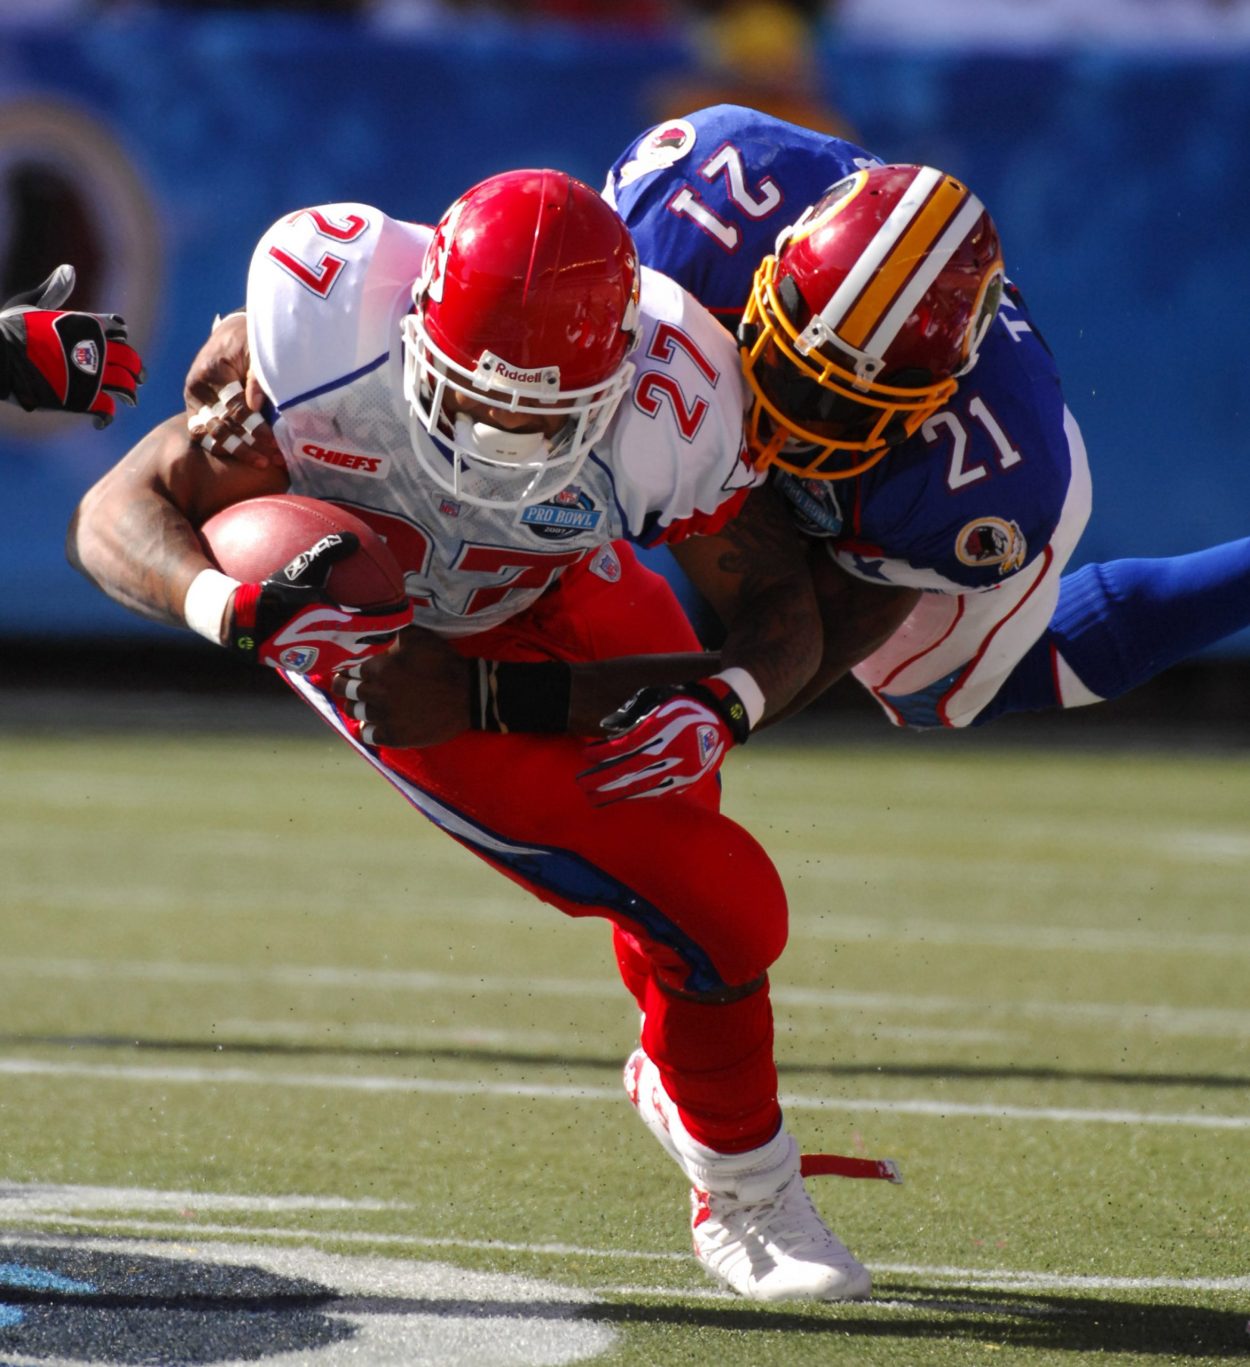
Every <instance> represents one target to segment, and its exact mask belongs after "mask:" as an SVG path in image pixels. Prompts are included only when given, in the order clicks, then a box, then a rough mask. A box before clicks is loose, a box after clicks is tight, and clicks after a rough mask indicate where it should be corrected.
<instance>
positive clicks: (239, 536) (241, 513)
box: [200, 494, 404, 608]
mask: <svg viewBox="0 0 1250 1367" xmlns="http://www.w3.org/2000/svg"><path fill="white" fill-rule="evenodd" d="M332 532H354V533H355V535H356V536H357V538H358V539H359V541H360V545H359V548H358V549H357V550H355V551H353V552H352V554H351V555H349V556H347V557H345V558H344V559H342V560H340V561H338V562H337V564H335V565H334V566H332V568H331V570H330V577H329V579H328V581H327V583H326V595H327V596H328V597H329V598H332V599H333V600H334V601H335V602H336V603H342V604H343V606H344V607H351V608H378V607H384V606H386V605H388V604H392V603H398V602H401V601H402V600H403V598H404V575H403V571H402V570H401V569H400V568H399V562H398V561H397V560H396V559H395V557H394V556H393V555H392V554H391V552H390V550H389V549H388V548H387V545H386V542H385V541H384V540H383V539H382V538H381V537H380V536H379V535H378V534H377V532H375V531H374V530H373V528H372V527H370V526H369V525H368V523H366V522H364V521H363V520H362V519H361V518H359V517H357V516H356V515H355V514H354V513H349V512H348V511H347V509H346V508H341V507H339V505H338V504H337V503H329V502H326V501H325V500H323V499H319V498H305V497H304V496H303V495H302V494H263V495H262V496H261V497H260V498H249V499H245V500H244V501H243V502H242V503H234V504H231V506H230V507H229V508H223V509H222V510H221V512H219V513H215V514H214V515H213V516H212V517H210V518H209V519H208V521H207V522H205V523H204V525H203V526H202V527H201V528H200V540H201V541H202V542H203V544H204V549H205V551H206V552H207V554H208V556H209V558H210V559H211V560H212V561H213V563H214V564H215V565H216V566H217V567H218V569H220V570H222V571H223V572H224V573H226V574H228V575H231V576H232V577H233V578H235V579H240V580H242V581H243V582H244V583H254V582H256V581H258V580H262V579H267V578H269V576H270V575H272V574H274V573H276V572H277V571H278V570H280V569H282V568H283V567H284V566H286V565H288V564H290V562H291V561H292V560H294V559H295V557H296V556H297V555H300V554H302V553H303V552H304V551H308V550H311V549H312V548H313V547H314V546H315V545H316V544H317V542H319V541H320V540H321V538H322V537H324V536H328V535H330V534H331V533H332Z"/></svg>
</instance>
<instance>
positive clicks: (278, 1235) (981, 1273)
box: [0, 1187, 1250, 1310]
mask: <svg viewBox="0 0 1250 1367" xmlns="http://www.w3.org/2000/svg"><path fill="white" fill-rule="evenodd" d="M22 1190H23V1189H22V1188H20V1187H19V1188H9V1189H7V1192H16V1193H19V1194H17V1195H9V1194H7V1192H6V1194H5V1195H2V1196H0V1221H4V1222H5V1224H6V1226H7V1227H8V1233H7V1235H6V1237H7V1238H9V1239H12V1238H13V1236H14V1230H13V1228H12V1226H13V1225H14V1224H15V1223H16V1224H22V1223H29V1224H32V1225H37V1226H50V1225H56V1226H79V1227H82V1226H90V1227H91V1228H92V1229H99V1230H119V1231H120V1230H126V1231H130V1232H136V1233H143V1234H176V1235H178V1236H179V1237H180V1238H181V1239H183V1240H187V1239H195V1238H197V1237H208V1236H213V1237H216V1236H218V1235H222V1236H227V1237H230V1238H235V1239H238V1238H239V1237H246V1238H248V1239H276V1240H294V1241H297V1242H300V1243H309V1244H340V1245H375V1246H379V1247H381V1246H386V1247H394V1248H411V1249H428V1250H437V1249H444V1250H454V1249H462V1250H468V1251H480V1252H495V1253H519V1254H526V1255H530V1256H533V1257H542V1258H547V1257H550V1258H569V1257H574V1258H586V1259H596V1260H600V1261H623V1262H646V1263H660V1264H673V1265H686V1264H689V1263H690V1255H689V1253H686V1252H684V1251H683V1252H674V1251H653V1250H640V1249H622V1248H587V1247H583V1246H581V1245H577V1244H565V1243H519V1242H514V1241H505V1240H497V1239H458V1238H454V1237H449V1236H446V1235H441V1236H434V1235H422V1234H391V1233H382V1232H378V1233H370V1232H368V1231H364V1230H359V1229H351V1230H327V1229H315V1228H305V1229H293V1228H282V1227H280V1226H278V1227H269V1228H256V1227H251V1226H245V1225H226V1224H208V1223H204V1222H202V1221H200V1220H199V1219H194V1218H186V1219H180V1220H144V1219H138V1218H136V1219H126V1218H115V1217H102V1218H95V1217H94V1216H92V1215H91V1214H90V1213H89V1212H90V1211H91V1209H93V1208H94V1207H93V1198H92V1197H91V1196H90V1193H91V1191H92V1190H101V1189H92V1188H75V1187H64V1188H53V1189H51V1190H52V1191H55V1192H57V1193H58V1204H59V1203H60V1201H61V1200H62V1199H63V1200H64V1204H65V1205H66V1206H72V1205H74V1204H76V1202H75V1197H74V1193H75V1192H81V1193H82V1199H81V1200H80V1201H78V1202H77V1204H78V1206H79V1207H80V1208H81V1209H82V1210H83V1211H84V1212H87V1213H84V1214H82V1215H80V1216H77V1217H75V1216H73V1215H69V1214H64V1213H61V1212H60V1211H59V1210H58V1211H56V1212H49V1211H46V1210H43V1209H41V1208H40V1205H41V1203H40V1201H39V1199H38V1198H37V1196H34V1195H32V1196H31V1197H29V1198H23V1197H22V1196H21V1195H20V1193H21V1191H22ZM34 1190H35V1189H32V1191H34ZM103 1190H107V1189H103ZM118 1194H125V1193H124V1192H119V1193H118ZM130 1195H131V1197H132V1199H133V1200H134V1202H135V1206H136V1208H149V1209H155V1208H162V1206H163V1198H164V1197H166V1196H170V1197H172V1196H174V1195H181V1193H161V1192H144V1191H138V1190H136V1191H132V1192H131V1193H130ZM231 1199H237V1200H240V1201H245V1202H246V1201H250V1202H251V1206H250V1208H251V1209H253V1210H257V1211H265V1210H273V1209H274V1208H275V1207H274V1205H273V1204H272V1202H274V1201H286V1200H291V1199H295V1200H303V1199H306V1198H288V1197H276V1198H263V1197H258V1198H226V1197H222V1196H219V1195H207V1196H201V1197H199V1198H197V1200H198V1204H199V1206H200V1208H207V1209H212V1208H218V1209H220V1208H224V1202H225V1201H227V1200H231ZM341 1204H342V1206H343V1207H350V1206H352V1205H353V1204H356V1203H352V1202H348V1201H344V1202H342V1203H341ZM107 1208H109V1209H113V1208H114V1207H113V1205H112V1203H111V1200H110V1202H109V1203H108V1205H107ZM237 1208H238V1209H243V1206H239V1207H237ZM872 1270H873V1272H874V1273H875V1274H876V1275H877V1276H884V1277H908V1278H917V1279H920V1280H923V1281H926V1282H937V1283H941V1284H942V1285H943V1286H946V1285H951V1286H956V1285H957V1286H960V1287H963V1288H965V1289H974V1290H982V1291H988V1290H997V1291H1028V1292H1039V1293H1042V1292H1047V1291H1052V1292H1053V1291H1076V1292H1095V1291H1191V1292H1202V1293H1222V1292H1227V1293H1232V1294H1240V1293H1245V1292H1250V1276H1246V1277H1107V1276H1090V1275H1088V1274H1070V1275H1069V1274H1064V1273H1057V1272H1032V1271H1028V1270H1019V1269H1015V1268H1004V1267H994V1268H983V1267H952V1266H949V1265H942V1264H939V1265H931V1264H926V1263H874V1264H873V1265H872ZM588 1289H590V1290H593V1291H594V1293H595V1294H596V1295H621V1296H657V1297H663V1296H670V1297H671V1296H681V1297H689V1296H694V1297H699V1298H702V1297H705V1296H707V1297H713V1298H717V1299H723V1298H727V1297H728V1293H727V1292H723V1291H718V1290H714V1289H709V1288H703V1287H699V1288H686V1287H655V1286H649V1287H648V1286H632V1285H623V1286H595V1287H592V1288H588ZM872 1304H873V1305H874V1306H877V1307H883V1308H890V1307H891V1303H890V1302H889V1301H881V1302H872ZM913 1308H914V1307H913ZM997 1308H998V1309H1000V1310H1001V1307H997Z"/></svg>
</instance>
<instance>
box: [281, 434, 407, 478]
mask: <svg viewBox="0 0 1250 1367" xmlns="http://www.w3.org/2000/svg"><path fill="white" fill-rule="evenodd" d="M300 450H301V452H302V453H303V454H304V455H306V456H308V457H309V458H310V459H311V460H316V461H320V462H321V464H322V465H336V466H338V468H339V469H340V470H354V471H355V472H356V473H357V474H358V475H384V474H386V466H387V458H386V457H385V456H362V455H358V454H357V453H356V452H355V451H335V450H334V449H333V448H332V447H329V446H318V445H317V444H316V443H315V442H311V441H306V442H305V443H304V445H303V446H301V447H300Z"/></svg>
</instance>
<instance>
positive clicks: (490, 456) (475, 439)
mask: <svg viewBox="0 0 1250 1367" xmlns="http://www.w3.org/2000/svg"><path fill="white" fill-rule="evenodd" d="M456 442H457V444H458V445H460V446H462V447H467V448H468V449H469V450H470V451H474V452H476V453H477V454H478V455H480V456H481V457H482V459H483V460H489V461H497V462H498V463H499V464H500V465H520V466H525V467H527V468H531V469H532V468H534V467H536V466H540V465H542V464H543V463H544V462H545V461H546V459H547V456H548V455H549V454H550V452H551V444H550V443H549V442H548V440H547V438H546V437H545V436H544V435H543V433H541V432H508V431H506V430H505V429H504V428H502V427H492V426H491V425H490V423H486V422H474V421H473V419H472V418H470V417H469V415H468V414H467V413H457V414H456Z"/></svg>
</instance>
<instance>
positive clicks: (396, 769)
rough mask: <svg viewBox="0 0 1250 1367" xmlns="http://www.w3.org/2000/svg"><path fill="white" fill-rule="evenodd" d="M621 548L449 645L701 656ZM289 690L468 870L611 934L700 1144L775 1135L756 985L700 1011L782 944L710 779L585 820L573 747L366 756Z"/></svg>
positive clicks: (501, 740)
mask: <svg viewBox="0 0 1250 1367" xmlns="http://www.w3.org/2000/svg"><path fill="white" fill-rule="evenodd" d="M617 551H618V554H619V559H620V562H621V574H620V577H619V579H617V580H615V581H611V580H605V579H603V578H599V577H597V576H596V575H595V574H593V573H591V572H590V571H589V570H588V569H587V568H586V562H582V563H581V564H579V565H578V566H576V567H574V568H573V569H572V570H570V571H569V572H568V573H567V574H566V575H565V576H564V578H563V579H562V580H561V581H560V582H559V584H558V585H557V586H556V587H555V588H553V589H552V590H550V591H549V592H547V593H546V594H544V595H543V597H542V598H541V599H540V600H539V601H538V602H537V603H536V604H534V605H533V606H532V607H531V608H530V609H528V610H527V611H526V612H524V613H521V614H518V616H517V617H515V618H513V619H511V620H510V621H508V622H507V623H505V624H504V625H503V626H501V627H497V628H495V629H493V630H491V631H487V632H483V633H481V634H480V635H476V636H472V637H467V638H461V639H460V640H457V641H455V642H454V644H455V645H456V646H457V648H458V649H461V650H462V651H463V653H465V654H467V655H474V656H481V657H484V658H491V659H507V660H550V659H563V660H598V659H608V658H612V657H616V656H621V655H635V654H651V653H664V652H671V651H687V650H697V649H698V648H699V647H698V641H697V639H696V638H695V636H694V633H693V631H692V630H691V628H690V625H689V623H688V622H687V620H686V617H685V615H684V613H683V612H682V609H681V606H680V604H679V603H678V601H677V599H676V597H675V595H674V594H673V592H672V590H671V589H670V588H669V586H668V584H667V583H666V582H665V580H664V579H663V578H662V577H661V576H660V575H657V574H655V573H653V572H652V571H650V570H648V569H646V568H645V567H644V566H642V565H640V564H639V563H638V561H637V559H636V557H635V556H634V554H633V552H632V551H631V550H630V549H629V548H628V547H617ZM292 682H293V684H294V685H295V686H296V688H297V691H299V692H301V694H302V695H303V696H304V697H305V698H306V700H307V701H309V702H311V703H313V705H314V706H316V707H317V709H318V710H319V711H321V712H322V714H323V715H325V716H326V719H327V720H329V721H331V722H332V724H334V725H335V726H336V728H337V729H338V730H340V731H341V732H342V733H343V734H344V735H345V736H346V737H347V738H348V739H350V740H352V741H353V743H354V744H355V745H356V746H357V748H358V749H361V750H362V752H363V753H365V754H366V755H367V757H368V758H369V759H370V760H371V761H372V762H373V763H374V764H375V766H376V767H378V768H380V769H381V770H382V771H383V772H384V773H385V774H386V776H387V777H388V778H389V779H390V780H391V781H392V782H393V783H394V784H395V786H396V787H398V788H399V789H400V791H402V792H403V793H404V795H405V796H406V797H407V798H408V800H409V801H410V802H411V803H412V804H413V805H414V806H416V807H417V808H418V809H419V810H420V811H421V812H422V813H423V814H424V815H425V816H427V817H428V818H429V819H430V820H432V821H433V822H434V823H435V824H436V825H438V826H440V827H441V828H442V829H443V830H445V831H446V832H447V833H448V834H449V835H451V836H452V837H453V838H454V839H456V840H459V841H460V842H461V843H462V844H463V845H465V846H466V847H467V848H468V849H470V850H472V851H473V853H474V854H476V855H477V856H478V857H479V858H481V859H483V860H485V861H486V862H487V863H488V864H490V865H491V866H492V867H494V868H496V869H498V870H499V872H500V873H502V874H503V875H504V876H505V877H507V878H510V879H512V880H513V881H514V882H516V883H519V884H520V885H521V886H522V887H524V888H527V889H528V890H529V891H530V892H532V893H533V894H534V895H535V896H537V897H540V898H541V899H542V900H543V901H545V902H547V903H549V904H550V905H552V906H554V907H557V908H558V909H559V910H560V911H562V912H564V913H565V914H566V915H569V916H603V917H606V918H607V919H608V920H609V921H611V922H612V925H613V927H614V940H615V948H616V953H617V961H618V965H619V967H620V970H621V974H622V977H623V978H624V980H625V983H626V986H627V987H629V989H630V991H631V992H632V993H633V995H634V997H635V999H636V1000H637V1002H638V1004H639V1007H640V1008H641V1009H642V1011H643V1013H644V1024H643V1033H642V1042H643V1045H644V1047H645V1048H646V1050H647V1052H648V1054H650V1056H651V1057H652V1059H653V1060H654V1061H655V1063H656V1066H657V1067H658V1068H659V1070H660V1074H661V1076H662V1078H663V1079H664V1082H665V1086H666V1088H667V1089H668V1091H669V1094H670V1095H671V1096H672V1098H673V1100H674V1101H675V1102H676V1104H677V1106H678V1108H679V1110H680V1112H681V1115H682V1118H683V1120H684V1121H685V1123H686V1125H687V1128H688V1129H689V1130H690V1132H691V1134H692V1135H693V1136H694V1137H695V1138H696V1139H699V1140H700V1141H701V1142H703V1143H705V1144H707V1145H708V1146H709V1147H710V1148H713V1149H717V1150H719V1151H722V1152H738V1151H742V1150H745V1149H749V1148H754V1147H756V1146H757V1145H759V1144H762V1143H765V1142H766V1141H767V1140H768V1139H770V1138H771V1137H772V1135H773V1134H774V1133H775V1132H776V1130H777V1128H778V1125H779V1124H780V1111H779V1109H778V1105H777V1075H776V1068H775V1065H774V1062H773V1034H772V1013H771V1008H770V1005H769V1000H768V988H767V982H766V981H765V982H764V984H763V986H761V987H760V988H759V989H758V990H756V991H753V992H750V993H748V994H747V995H746V996H744V997H742V998H740V999H739V1000H735V1001H730V1002H728V1003H724V1004H709V1003H708V1002H707V1001H700V1000H698V997H699V996H700V995H701V994H717V993H720V994H724V993H725V991H726V989H732V988H734V987H741V986H743V985H745V984H748V983H752V982H754V981H755V980H757V979H760V978H761V977H762V976H763V975H764V974H765V973H766V970H767V969H768V967H769V965H770V964H772V963H773V962H774V961H775V960H776V959H777V957H778V955H779V954H780V953H781V951H782V948H783V947H784V945H785V939H786V921H787V909H786V900H785V893H784V891H783V889H782V886H781V881H780V878H779V877H778V875H777V871H776V869H775V868H774V867H773V864H772V861H771V860H770V859H769V858H768V856H767V855H766V854H765V852H764V850H763V849H762V848H761V846H760V845H759V844H758V842H757V841H756V840H755V839H754V837H753V836H751V835H749V834H748V833H747V832H746V831H745V830H744V829H743V828H742V827H741V826H739V825H738V824H737V823H736V822H734V821H731V820H730V819H729V818H728V817H726V816H723V815H722V814H721V813H720V810H719V798H720V789H719V783H718V781H717V779H716V778H715V777H712V778H709V779H707V780H705V781H704V782H702V783H699V784H697V785H695V786H693V787H691V788H688V789H685V790H683V791H682V792H680V793H677V794H671V795H666V796H664V797H658V798H644V799H640V800H636V801H628V802H621V803H617V804H615V805H614V806H611V807H607V808H594V807H592V806H591V805H590V804H589V802H588V801H587V799H586V797H585V795H584V794H583V793H582V791H581V789H580V788H578V786H577V784H576V782H575V781H574V780H575V775H576V774H577V773H578V772H579V771H581V770H582V769H584V768H586V767H587V766H588V764H589V763H590V760H589V759H588V758H587V755H586V750H585V741H584V740H582V739H579V738H577V737H573V736H540V735H495V734H490V733H484V732H465V733H464V734H462V735H461V736H458V737H457V738H456V739H455V740H453V741H449V742H447V743H446V744H443V745H437V746H430V747H427V748H424V749H390V748H386V747H382V748H379V749H374V750H366V749H364V747H361V746H360V745H359V742H358V741H357V740H356V739H355V733H356V730H357V726H356V723H354V722H352V721H347V720H345V719H344V718H343V717H342V716H341V715H340V714H339V713H338V712H337V710H334V711H333V713H332V715H331V714H330V713H329V711H328V709H327V704H326V700H325V698H324V695H315V696H314V694H313V691H312V690H311V689H310V688H309V687H308V685H307V684H306V683H304V686H303V687H301V686H300V684H301V683H303V681H298V680H292ZM318 698H319V701H318Z"/></svg>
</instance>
